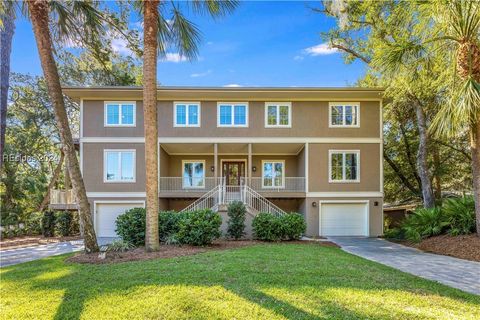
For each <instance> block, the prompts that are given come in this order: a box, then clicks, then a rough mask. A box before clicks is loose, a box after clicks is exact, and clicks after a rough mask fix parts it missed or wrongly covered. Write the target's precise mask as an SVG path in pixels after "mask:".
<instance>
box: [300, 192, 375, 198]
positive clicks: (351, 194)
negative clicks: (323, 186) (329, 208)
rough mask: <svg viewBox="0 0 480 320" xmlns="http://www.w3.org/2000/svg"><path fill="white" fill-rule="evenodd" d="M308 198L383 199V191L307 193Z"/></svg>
mask: <svg viewBox="0 0 480 320" xmlns="http://www.w3.org/2000/svg"><path fill="white" fill-rule="evenodd" d="M306 197H307V198H383V192H381V191H365V192H361V191H360V192H357V191H343V192H342V191H339V192H307V194H306Z"/></svg>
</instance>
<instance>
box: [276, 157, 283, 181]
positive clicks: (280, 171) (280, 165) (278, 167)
mask: <svg viewBox="0 0 480 320" xmlns="http://www.w3.org/2000/svg"><path fill="white" fill-rule="evenodd" d="M274 170H275V181H274V186H276V187H280V186H282V184H283V162H275V163H274Z"/></svg>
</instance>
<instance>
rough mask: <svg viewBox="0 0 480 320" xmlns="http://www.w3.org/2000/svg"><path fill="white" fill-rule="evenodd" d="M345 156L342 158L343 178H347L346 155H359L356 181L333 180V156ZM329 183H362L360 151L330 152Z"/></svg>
mask: <svg viewBox="0 0 480 320" xmlns="http://www.w3.org/2000/svg"><path fill="white" fill-rule="evenodd" d="M337 153H340V154H343V156H342V178H344V177H345V171H346V167H345V165H344V164H345V154H346V153H355V154H356V155H357V179H355V180H345V179H342V180H333V179H332V155H333V154H337ZM328 182H329V183H359V182H360V150H328Z"/></svg>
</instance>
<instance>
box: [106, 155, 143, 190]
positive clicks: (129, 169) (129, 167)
mask: <svg viewBox="0 0 480 320" xmlns="http://www.w3.org/2000/svg"><path fill="white" fill-rule="evenodd" d="M103 181H104V182H135V150H105V151H104V176H103Z"/></svg>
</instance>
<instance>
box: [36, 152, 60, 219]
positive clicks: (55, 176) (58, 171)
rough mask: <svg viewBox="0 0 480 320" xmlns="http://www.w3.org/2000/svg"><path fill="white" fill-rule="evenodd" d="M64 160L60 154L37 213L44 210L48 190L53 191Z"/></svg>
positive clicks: (48, 198) (47, 199)
mask: <svg viewBox="0 0 480 320" xmlns="http://www.w3.org/2000/svg"><path fill="white" fill-rule="evenodd" d="M64 158H65V155H64V154H63V152H62V153H61V156H60V160H59V161H58V164H57V167H56V168H55V171H53V176H52V179H51V180H50V183H49V184H48V188H47V193H46V194H45V197H43V200H42V203H41V204H40V206H39V207H38V211H39V212H42V211H43V208H45V206H46V205H47V203H48V201H49V200H50V190H52V189H53V186H54V184H55V182H56V181H57V179H58V176H59V175H60V172H61V171H62V165H63V159H64Z"/></svg>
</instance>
